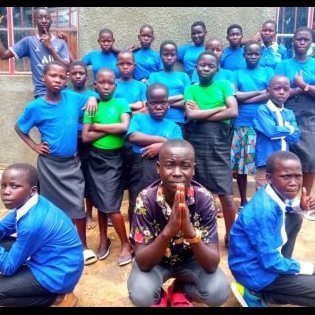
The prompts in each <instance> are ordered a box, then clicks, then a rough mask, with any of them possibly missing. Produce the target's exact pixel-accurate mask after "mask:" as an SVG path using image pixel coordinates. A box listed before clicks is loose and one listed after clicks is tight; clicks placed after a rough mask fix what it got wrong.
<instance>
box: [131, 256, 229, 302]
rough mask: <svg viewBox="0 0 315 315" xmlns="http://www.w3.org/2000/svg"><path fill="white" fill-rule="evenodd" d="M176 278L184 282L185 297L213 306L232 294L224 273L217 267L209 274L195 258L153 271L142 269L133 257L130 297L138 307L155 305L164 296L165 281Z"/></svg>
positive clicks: (157, 266) (160, 266)
mask: <svg viewBox="0 0 315 315" xmlns="http://www.w3.org/2000/svg"><path fill="white" fill-rule="evenodd" d="M170 278H175V279H177V280H179V281H181V282H183V283H185V287H184V291H185V294H186V296H187V297H188V298H189V299H190V300H192V301H196V302H202V303H206V304H208V305H211V306H220V305H222V304H223V303H224V302H225V301H226V300H227V299H228V297H229V295H230V287H229V283H228V279H227V277H226V275H225V273H224V272H223V271H222V270H221V269H220V268H219V267H218V268H217V270H216V271H215V272H213V273H207V272H205V271H204V269H203V268H202V267H200V266H199V264H198V263H197V261H196V259H195V258H191V259H189V260H188V261H186V262H184V263H182V264H181V265H180V266H176V267H165V266H162V265H156V266H154V267H153V268H152V269H151V270H150V271H147V272H144V271H141V270H140V269H139V267H138V265H137V263H136V261H135V260H133V263H132V270H131V273H130V275H129V278H128V293H129V298H130V300H131V301H132V302H133V303H134V304H135V305H137V306H150V305H152V304H156V303H158V302H159V301H160V298H161V288H162V285H163V283H164V282H165V281H167V280H168V279H170Z"/></svg>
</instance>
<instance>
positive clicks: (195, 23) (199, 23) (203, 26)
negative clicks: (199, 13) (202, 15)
mask: <svg viewBox="0 0 315 315" xmlns="http://www.w3.org/2000/svg"><path fill="white" fill-rule="evenodd" d="M195 26H201V27H202V28H203V29H204V30H205V31H206V30H207V27H206V24H205V22H203V21H196V22H194V23H193V24H191V27H190V28H191V29H192V28H193V27H195Z"/></svg>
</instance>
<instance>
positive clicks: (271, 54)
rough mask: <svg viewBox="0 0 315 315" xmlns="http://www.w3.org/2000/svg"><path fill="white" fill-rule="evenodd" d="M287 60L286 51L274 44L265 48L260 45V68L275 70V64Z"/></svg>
mask: <svg viewBox="0 0 315 315" xmlns="http://www.w3.org/2000/svg"><path fill="white" fill-rule="evenodd" d="M287 58H288V51H287V49H286V48H285V47H284V46H282V45H279V44H278V43H276V42H274V43H273V44H272V45H271V46H269V47H266V46H265V45H262V51H261V58H260V60H259V65H260V66H262V67H271V68H272V69H275V68H276V66H277V64H278V63H279V62H280V61H281V60H284V59H287Z"/></svg>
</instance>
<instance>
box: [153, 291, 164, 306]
mask: <svg viewBox="0 0 315 315" xmlns="http://www.w3.org/2000/svg"><path fill="white" fill-rule="evenodd" d="M167 302H168V296H167V293H166V292H165V291H164V290H163V289H162V294H161V299H160V302H159V303H157V304H152V305H151V306H150V307H167Z"/></svg>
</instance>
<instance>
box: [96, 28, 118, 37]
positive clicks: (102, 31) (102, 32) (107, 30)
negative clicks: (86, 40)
mask: <svg viewBox="0 0 315 315" xmlns="http://www.w3.org/2000/svg"><path fill="white" fill-rule="evenodd" d="M104 33H106V34H110V35H111V36H112V37H113V38H114V34H113V32H112V30H110V29H109V28H102V29H101V30H100V31H99V33H98V37H101V36H102V34H104Z"/></svg>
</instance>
